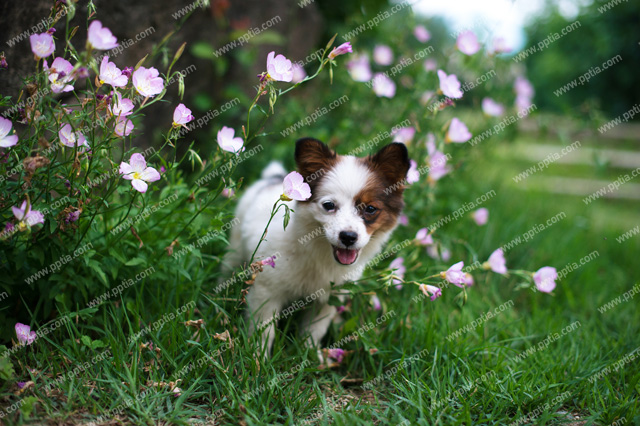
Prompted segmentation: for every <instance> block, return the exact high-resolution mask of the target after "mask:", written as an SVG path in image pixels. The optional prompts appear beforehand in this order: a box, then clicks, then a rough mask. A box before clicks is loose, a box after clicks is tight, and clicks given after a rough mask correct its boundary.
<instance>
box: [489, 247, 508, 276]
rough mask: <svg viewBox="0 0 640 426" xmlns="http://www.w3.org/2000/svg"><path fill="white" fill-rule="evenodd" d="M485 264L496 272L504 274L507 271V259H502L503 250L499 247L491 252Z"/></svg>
mask: <svg viewBox="0 0 640 426" xmlns="http://www.w3.org/2000/svg"><path fill="white" fill-rule="evenodd" d="M486 265H487V267H488V268H489V269H491V270H492V271H493V272H495V273H497V274H502V275H505V274H506V273H507V261H506V260H505V259H504V252H503V251H502V249H501V248H499V249H497V250H495V251H494V252H493V253H491V256H489V260H487V263H486Z"/></svg>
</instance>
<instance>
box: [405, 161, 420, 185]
mask: <svg viewBox="0 0 640 426" xmlns="http://www.w3.org/2000/svg"><path fill="white" fill-rule="evenodd" d="M409 164H410V166H409V170H408V171H407V183H409V184H411V183H416V182H418V181H419V180H420V171H418V163H416V162H415V161H414V160H409Z"/></svg>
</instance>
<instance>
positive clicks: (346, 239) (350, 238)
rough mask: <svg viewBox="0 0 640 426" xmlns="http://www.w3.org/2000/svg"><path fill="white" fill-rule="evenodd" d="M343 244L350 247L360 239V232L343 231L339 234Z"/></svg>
mask: <svg viewBox="0 0 640 426" xmlns="http://www.w3.org/2000/svg"><path fill="white" fill-rule="evenodd" d="M338 237H339V238H340V241H342V244H344V245H345V246H347V247H349V246H352V245H353V244H354V243H355V242H356V241H357V240H358V234H356V233H355V232H353V231H342V232H340V235H338Z"/></svg>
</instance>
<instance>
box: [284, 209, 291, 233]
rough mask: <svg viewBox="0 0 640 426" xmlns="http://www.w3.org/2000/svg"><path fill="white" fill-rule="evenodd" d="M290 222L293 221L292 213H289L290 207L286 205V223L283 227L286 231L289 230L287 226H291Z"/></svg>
mask: <svg viewBox="0 0 640 426" xmlns="http://www.w3.org/2000/svg"><path fill="white" fill-rule="evenodd" d="M289 220H291V213H290V212H289V206H287V205H286V204H285V205H284V221H283V222H282V225H283V226H284V229H285V231H286V229H287V226H288V225H289Z"/></svg>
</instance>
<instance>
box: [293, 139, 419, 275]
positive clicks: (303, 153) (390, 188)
mask: <svg viewBox="0 0 640 426" xmlns="http://www.w3.org/2000/svg"><path fill="white" fill-rule="evenodd" d="M295 155H296V163H297V166H298V172H299V173H300V174H301V175H302V176H303V177H304V178H305V181H306V182H307V183H308V184H309V186H310V187H311V198H310V199H309V200H307V201H304V202H300V203H301V205H302V206H304V207H303V208H304V209H305V210H306V211H308V212H309V213H310V214H311V216H312V217H313V219H314V220H315V221H316V222H317V223H318V224H319V226H321V227H322V228H323V231H324V237H325V238H326V239H327V240H328V242H329V244H330V245H331V248H330V249H331V250H333V257H334V258H335V260H336V261H337V262H338V263H340V264H342V265H351V264H353V263H354V262H355V261H356V260H357V259H358V254H359V253H360V251H361V250H362V249H363V248H365V247H366V245H367V243H369V241H370V240H371V239H372V238H374V237H375V236H376V235H382V234H385V233H389V231H391V230H392V229H393V228H394V227H395V226H396V223H397V220H398V215H399V214H400V213H401V211H402V207H403V201H402V192H403V190H404V180H405V177H406V175H407V171H408V170H409V166H410V164H409V156H408V154H407V148H406V147H405V146H404V145H403V144H401V143H392V144H389V145H386V146H385V147H383V148H382V149H380V150H379V151H378V152H377V153H376V154H374V155H370V156H369V157H365V158H358V157H352V156H341V155H337V154H336V153H335V152H333V151H332V150H331V149H330V148H329V147H328V146H326V145H325V144H323V143H322V142H320V141H318V140H316V139H312V138H305V139H300V140H299V141H298V142H297V143H296V154H295ZM328 249H329V248H328Z"/></svg>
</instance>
